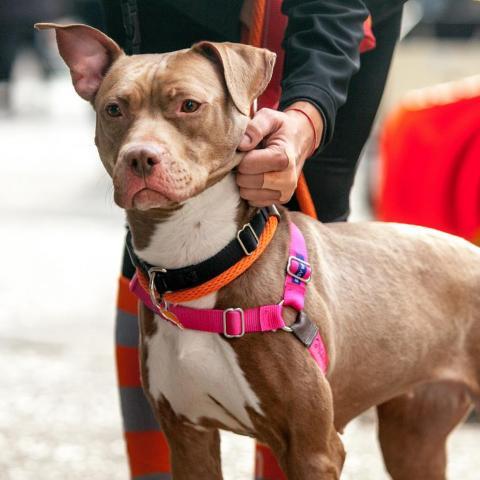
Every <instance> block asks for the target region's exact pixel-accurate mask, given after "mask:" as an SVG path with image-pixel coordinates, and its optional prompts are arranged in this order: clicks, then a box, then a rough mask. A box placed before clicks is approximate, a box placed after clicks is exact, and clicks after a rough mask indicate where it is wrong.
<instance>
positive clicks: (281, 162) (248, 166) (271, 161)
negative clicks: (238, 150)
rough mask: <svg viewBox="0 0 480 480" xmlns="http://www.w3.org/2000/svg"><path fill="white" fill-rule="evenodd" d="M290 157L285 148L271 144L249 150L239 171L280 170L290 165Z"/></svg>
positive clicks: (262, 171)
mask: <svg viewBox="0 0 480 480" xmlns="http://www.w3.org/2000/svg"><path fill="white" fill-rule="evenodd" d="M289 163H290V162H289V159H288V156H287V154H286V153H285V150H284V149H283V148H281V147H279V146H278V145H271V146H269V147H267V148H262V149H260V150H253V151H251V152H248V153H247V154H246V155H245V156H244V157H243V159H242V161H241V162H240V165H239V166H238V171H239V172H240V173H245V174H249V175H254V174H257V173H265V172H280V171H282V170H285V169H286V168H287V167H288V164H289Z"/></svg>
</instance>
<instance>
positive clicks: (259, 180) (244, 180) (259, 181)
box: [237, 173, 263, 189]
mask: <svg viewBox="0 0 480 480" xmlns="http://www.w3.org/2000/svg"><path fill="white" fill-rule="evenodd" d="M237 185H238V186H239V187H243V188H257V189H258V188H262V186H263V173H259V174H256V175H244V174H242V173H237Z"/></svg>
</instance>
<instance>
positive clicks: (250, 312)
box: [130, 222, 328, 373]
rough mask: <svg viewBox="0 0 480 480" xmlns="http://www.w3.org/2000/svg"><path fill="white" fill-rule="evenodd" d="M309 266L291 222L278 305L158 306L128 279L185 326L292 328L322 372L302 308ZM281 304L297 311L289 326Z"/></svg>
mask: <svg viewBox="0 0 480 480" xmlns="http://www.w3.org/2000/svg"><path fill="white" fill-rule="evenodd" d="M311 278H312V270H311V267H310V264H309V263H308V256H307V246H306V244H305V238H304V237H303V235H302V232H301V231H300V230H299V228H298V227H297V226H296V225H295V224H294V223H292V222H290V247H289V257H288V262H287V268H286V276H285V287H284V292H283V300H282V301H281V302H280V303H279V304H277V305H264V306H260V307H254V308H247V309H246V310H243V309H242V308H227V309H226V310H217V309H197V308H189V307H183V306H181V305H173V304H168V305H167V304H165V305H164V308H160V307H159V306H157V305H154V304H153V303H152V300H151V298H150V295H149V293H148V292H146V291H145V290H144V289H143V288H142V287H141V285H140V283H139V281H138V279H137V276H136V275H135V276H134V277H133V278H132V281H131V282H130V290H131V291H132V292H133V293H134V294H135V295H136V296H137V297H138V298H139V299H140V300H141V301H142V302H143V303H144V304H145V306H146V307H147V308H149V309H150V310H151V311H152V312H154V313H155V314H157V315H160V316H161V317H162V318H164V319H165V320H169V321H170V320H171V319H170V318H169V316H171V315H173V316H175V317H176V319H177V320H178V321H179V323H180V324H181V325H182V326H183V327H184V328H186V329H188V330H198V331H200V332H209V333H220V334H222V335H224V336H225V337H226V338H240V337H243V336H244V335H245V334H246V333H259V332H271V331H275V330H279V329H280V330H284V331H287V332H292V333H293V334H294V335H295V336H296V337H297V338H298V339H299V340H300V341H301V342H302V343H303V344H304V345H305V346H306V347H307V349H308V351H309V352H310V354H311V355H312V357H313V358H314V360H315V362H316V363H317V364H318V366H319V367H320V369H321V370H322V372H323V373H325V372H326V371H327V367H328V354H327V350H326V348H325V343H324V342H323V339H322V337H321V335H320V333H319V332H318V328H317V327H316V326H315V325H314V324H313V322H311V320H309V319H308V318H307V316H306V315H305V313H304V312H303V308H304V305H305V293H306V287H307V284H308V282H309V281H310V280H311ZM283 307H291V308H293V309H295V310H296V311H297V312H298V316H297V321H296V322H295V323H294V324H293V325H290V326H287V325H285V322H284V320H283V314H282V310H283Z"/></svg>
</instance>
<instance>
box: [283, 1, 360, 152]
mask: <svg viewBox="0 0 480 480" xmlns="http://www.w3.org/2000/svg"><path fill="white" fill-rule="evenodd" d="M282 12H283V13H284V14H285V15H287V16H288V27H287V30H286V32H285V38H284V41H283V48H284V49H285V66H284V74H283V81H282V97H281V99H280V108H281V109H284V108H286V107H287V106H288V105H290V104H291V103H293V102H295V101H297V100H308V101H310V102H312V103H313V104H315V105H316V106H317V107H318V108H319V109H320V111H321V113H322V114H323V116H324V119H325V132H324V140H323V144H325V143H328V141H329V140H330V139H331V137H332V134H333V129H334V124H335V116H336V112H337V110H338V108H339V107H340V106H341V105H342V104H344V103H345V100H346V96H347V89H348V84H349V81H350V78H351V76H352V75H353V74H354V73H355V72H356V71H358V69H359V64H360V61H359V56H360V55H359V45H360V42H361V40H362V38H363V22H364V21H365V20H366V18H367V17H368V10H367V8H366V7H365V4H364V3H363V2H362V1H361V0H284V1H283V4H282Z"/></svg>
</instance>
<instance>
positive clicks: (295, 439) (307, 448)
mask: <svg viewBox="0 0 480 480" xmlns="http://www.w3.org/2000/svg"><path fill="white" fill-rule="evenodd" d="M315 374H316V375H317V381H316V382H310V386H309V388H308V394H307V392H304V395H301V396H297V398H296V400H295V401H294V402H292V404H293V405H294V407H293V408H291V409H289V410H290V413H289V416H288V425H287V426H286V432H285V433H286V435H285V433H284V436H283V441H281V442H278V444H276V443H275V442H270V445H271V447H272V449H273V450H274V453H275V454H276V457H277V458H278V460H279V463H280V465H281V467H282V469H283V471H284V472H285V474H286V476H287V478H288V480H338V479H339V478H340V473H341V470H342V467H343V463H344V460H345V450H344V448H343V444H342V441H341V439H340V436H339V435H338V433H337V431H336V429H335V425H334V421H333V400H332V393H331V390H330V386H329V384H328V382H327V380H326V379H325V377H324V376H323V374H321V373H320V372H317V373H315V371H313V372H312V371H310V375H315ZM313 387H315V388H313ZM282 430H283V429H282ZM278 433H280V432H278Z"/></svg>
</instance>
